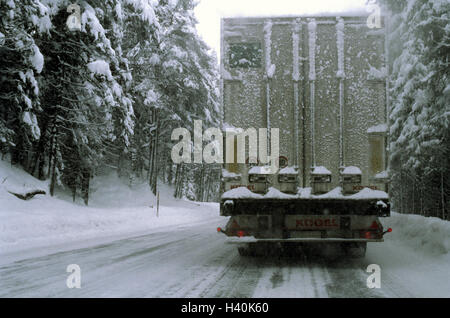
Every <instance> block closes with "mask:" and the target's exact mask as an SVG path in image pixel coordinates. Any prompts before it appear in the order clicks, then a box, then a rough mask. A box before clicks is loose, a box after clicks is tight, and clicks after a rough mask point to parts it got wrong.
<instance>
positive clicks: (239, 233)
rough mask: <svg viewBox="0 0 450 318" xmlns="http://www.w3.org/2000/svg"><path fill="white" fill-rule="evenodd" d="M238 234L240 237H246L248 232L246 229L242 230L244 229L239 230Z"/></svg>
mask: <svg viewBox="0 0 450 318" xmlns="http://www.w3.org/2000/svg"><path fill="white" fill-rule="evenodd" d="M236 234H237V236H238V237H244V236H245V235H246V233H245V232H244V231H242V230H240V231H237V233H236Z"/></svg>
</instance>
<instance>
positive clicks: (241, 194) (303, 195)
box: [222, 187, 389, 200]
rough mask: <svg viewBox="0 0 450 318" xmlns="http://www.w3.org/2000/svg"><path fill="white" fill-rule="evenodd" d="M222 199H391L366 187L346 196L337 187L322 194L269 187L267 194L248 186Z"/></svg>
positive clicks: (226, 194)
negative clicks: (250, 188)
mask: <svg viewBox="0 0 450 318" xmlns="http://www.w3.org/2000/svg"><path fill="white" fill-rule="evenodd" d="M222 199H224V200H227V199H280V200H282V199H350V200H370V199H378V200H382V199H389V195H388V194H387V193H386V192H384V191H379V190H372V189H370V188H364V189H362V190H361V191H360V192H358V193H356V194H353V195H347V196H344V195H343V194H342V188H341V187H337V188H335V189H333V190H331V191H330V192H328V193H325V194H322V195H312V194H311V188H299V190H298V192H297V194H286V193H283V192H281V191H279V190H278V189H276V188H273V187H271V188H269V191H268V192H267V193H266V194H265V195H262V194H257V193H254V192H252V191H250V190H249V189H247V188H246V187H240V188H236V189H233V190H230V191H227V192H225V193H224V194H223V195H222Z"/></svg>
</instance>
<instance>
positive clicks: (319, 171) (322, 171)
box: [311, 166, 331, 175]
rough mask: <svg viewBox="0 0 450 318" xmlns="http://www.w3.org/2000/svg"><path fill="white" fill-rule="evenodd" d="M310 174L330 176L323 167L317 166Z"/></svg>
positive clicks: (328, 171)
mask: <svg viewBox="0 0 450 318" xmlns="http://www.w3.org/2000/svg"><path fill="white" fill-rule="evenodd" d="M311 174H318V175H328V174H331V172H330V170H328V169H327V168H325V167H322V166H318V167H314V169H313V171H312V172H311Z"/></svg>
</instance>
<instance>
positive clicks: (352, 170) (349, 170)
mask: <svg viewBox="0 0 450 318" xmlns="http://www.w3.org/2000/svg"><path fill="white" fill-rule="evenodd" d="M342 174H351V175H358V174H362V172H361V169H359V168H358V167H346V168H345V169H344V170H343V171H342Z"/></svg>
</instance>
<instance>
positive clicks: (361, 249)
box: [344, 242, 367, 258]
mask: <svg viewBox="0 0 450 318" xmlns="http://www.w3.org/2000/svg"><path fill="white" fill-rule="evenodd" d="M344 250H345V253H346V255H347V256H350V257H351V258H363V257H365V256H366V250H367V242H362V243H350V244H346V245H344Z"/></svg>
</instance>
